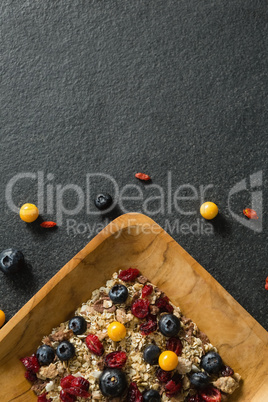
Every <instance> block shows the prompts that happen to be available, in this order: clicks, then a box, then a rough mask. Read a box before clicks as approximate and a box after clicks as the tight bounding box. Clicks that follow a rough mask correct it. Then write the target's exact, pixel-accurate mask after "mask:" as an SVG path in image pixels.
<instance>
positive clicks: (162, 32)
mask: <svg viewBox="0 0 268 402" xmlns="http://www.w3.org/2000/svg"><path fill="white" fill-rule="evenodd" d="M0 24H1V39H0V40H1V58H0V63H1V92H0V99H1V105H0V116H1V119H0V122H1V123H0V125H1V126H0V129H1V134H0V135H1V137H0V140H1V158H0V164H1V177H0V180H1V193H0V197H1V200H0V202H1V218H0V220H1V227H0V231H1V249H4V248H7V247H10V246H13V247H17V248H19V249H21V250H22V251H23V252H24V254H25V257H26V259H27V261H28V268H27V269H25V270H24V272H23V273H22V274H21V275H20V276H14V277H11V278H8V277H5V276H4V275H3V274H0V308H1V309H2V310H4V311H5V312H6V314H7V319H10V318H11V317H12V315H14V314H15V313H16V312H17V311H18V310H19V308H20V307H22V305H23V304H24V303H25V302H27V301H28V300H29V299H30V298H31V296H33V295H34V294H35V293H36V292H37V291H38V290H39V289H40V288H41V287H42V286H43V285H44V284H45V283H46V282H47V281H48V280H49V279H50V278H51V277H52V276H53V275H54V274H55V273H56V272H57V271H58V270H59V269H60V268H61V267H62V266H63V265H64V264H65V263H66V262H67V261H68V260H69V259H71V258H72V257H73V256H74V255H75V254H76V253H77V252H78V251H79V250H80V249H81V248H82V247H83V246H84V245H85V244H86V243H87V242H88V241H89V238H90V234H89V232H87V233H84V234H81V233H80V234H79V233H76V234H75V233H74V232H73V231H71V232H69V233H68V232H67V219H70V218H72V219H75V221H76V223H82V224H85V223H88V224H90V225H91V228H92V231H93V234H96V230H97V228H98V227H99V226H95V227H94V225H100V224H103V223H105V222H108V220H109V219H111V218H113V217H114V216H116V215H117V214H120V210H119V208H117V209H116V210H115V211H114V212H113V213H112V214H109V215H108V216H106V217H103V216H101V215H94V216H92V215H89V214H87V211H86V208H82V209H81V211H80V212H79V213H78V214H77V215H75V216H72V217H69V216H67V215H66V214H65V215H63V222H62V225H61V226H59V227H58V229H57V230H53V231H50V232H49V231H44V230H41V229H40V227H39V224H38V222H36V223H34V224H32V225H27V224H25V223H23V222H22V221H20V219H19V218H18V215H17V214H16V213H14V212H12V211H11V210H10V208H9V206H8V203H7V202H6V198H5V191H6V187H7V184H8V183H9V181H10V180H11V179H12V178H13V177H14V176H15V175H16V174H18V173H22V172H30V173H32V174H36V173H37V172H38V171H40V172H43V173H44V177H45V183H44V184H45V193H44V194H45V196H46V197H47V184H50V189H51V192H52V194H53V195H54V198H56V197H55V194H56V190H57V186H60V185H61V186H66V185H67V184H70V183H72V184H76V185H78V186H80V187H81V189H82V190H83V191H85V190H86V174H87V173H93V172H101V173H106V174H110V175H111V176H112V177H113V178H114V179H115V180H116V182H117V183H118V185H119V187H120V189H122V188H123V186H124V185H126V184H137V185H138V186H139V188H140V189H141V191H142V192H143V196H144V198H146V199H147V198H148V197H149V196H151V195H153V194H156V189H154V188H153V187H152V185H151V186H150V185H144V184H143V183H138V182H137V180H136V179H135V178H134V173H135V172H137V171H145V172H147V173H149V174H150V175H151V176H152V178H153V182H152V184H158V185H160V186H162V187H163V188H164V190H165V194H167V174H168V171H170V172H171V174H172V180H173V184H172V190H173V192H174V191H175V190H176V188H178V186H179V185H182V184H187V183H190V184H191V185H192V186H195V187H196V188H197V189H199V186H200V185H208V184H211V185H212V187H211V188H210V189H209V190H208V192H207V198H209V199H211V200H213V201H215V202H216V203H217V204H218V205H219V208H220V211H221V218H218V219H217V220H216V222H215V223H214V226H213V233H212V234H211V235H205V234H203V235H202V234H184V233H182V232H181V231H175V232H174V233H173V237H174V238H175V239H176V240H177V241H178V242H179V243H180V244H181V245H182V246H183V247H184V248H185V249H186V250H187V251H188V252H189V253H190V254H191V255H192V256H193V257H194V258H196V259H197V261H198V262H199V263H201V264H202V265H203V266H204V267H205V268H206V269H207V270H208V271H209V272H210V273H211V274H212V275H213V276H214V277H215V278H216V279H217V280H218V281H219V282H220V283H221V284H222V285H223V286H224V287H225V288H226V289H227V291H228V292H230V293H231V294H232V295H233V296H234V297H235V298H236V300H237V301H238V302H239V303H241V304H242V306H244V308H245V309H247V310H248V311H249V313H250V314H252V315H253V316H254V317H255V318H256V319H257V320H258V321H259V322H260V323H261V324H262V325H263V326H264V327H265V328H266V329H268V315H267V301H268V292H267V291H265V289H264V284H265V278H266V277H267V276H268V267H267V252H266V249H267V237H266V234H265V229H266V216H267V215H266V214H265V212H266V211H265V210H266V208H267V207H266V206H265V203H264V208H263V210H264V211H263V222H262V224H263V230H262V232H260V233H257V232H254V231H253V230H251V229H249V228H247V227H245V226H243V225H242V224H240V223H239V222H237V220H235V219H234V218H233V217H232V215H231V214H230V211H229V208H228V205H227V200H228V194H229V191H230V189H231V188H232V187H233V186H234V185H235V184H236V183H238V182H240V181H241V180H243V179H244V178H245V179H246V183H247V185H248V191H241V192H240V193H237V194H236V195H235V196H234V197H233V198H232V202H231V206H232V209H233V211H235V213H237V214H239V215H240V216H241V217H242V216H243V215H242V209H243V208H244V207H245V206H250V202H251V195H252V194H251V192H250V191H249V177H250V175H251V174H254V173H256V172H259V171H262V174H263V185H262V188H260V190H262V191H263V198H264V200H265V198H266V199H267V197H265V195H267V194H265V191H267V190H265V184H266V182H267V171H266V169H267V165H266V160H267V126H268V114H267V104H268V103H267V92H268V86H267V67H268V66H267V38H268V32H267V31H268V29H267V27H268V14H267V2H266V0H263V1H261V0H260V1H258V0H255V1H254V2H252V1H251V0H236V1H231V0H230V1H228V0H214V1H208V0H180V1H177V0H173V1H170V0H162V1H160V0H154V1H149V0H143V1H140V0H138V1H123V0H122V1H113V0H109V1H105V0H99V1H90V0H89V1H82V0H80V1H78V0H64V1H47V0H36V1H28V0H27V1H26V0H2V1H1V5H0ZM47 175H49V176H48V177H47ZM105 190H107V191H110V192H111V193H113V187H112V185H111V183H110V182H109V181H105V180H104V179H101V178H100V177H99V178H98V179H96V180H94V181H93V182H92V183H91V194H90V197H89V200H90V202H89V207H90V208H91V209H92V210H94V205H93V199H94V195H95V194H96V193H97V192H99V191H105ZM58 191H59V187H58ZM12 195H13V200H14V203H15V204H16V205H22V204H23V203H24V202H34V203H37V201H38V200H37V180H33V179H32V180H30V179H21V180H20V181H18V182H17V184H16V185H15V186H14V188H13V192H12ZM50 201H51V210H50V211H47V206H48V203H47V201H46V199H45V210H44V212H43V214H42V215H43V217H44V218H45V219H52V220H57V221H59V216H57V214H56V204H55V200H54V202H53V200H52V199H50ZM76 203H77V197H76V195H75V193H74V192H72V191H66V192H65V196H64V205H65V207H66V208H73V207H75V205H76ZM199 205H200V197H199V196H198V199H196V200H194V201H184V202H182V203H181V207H182V208H184V209H185V210H190V209H192V210H194V211H196V214H193V215H190V216H185V215H182V214H181V213H179V212H176V211H175V210H174V209H173V211H172V213H169V211H168V210H167V208H166V206H165V208H164V211H163V212H161V213H157V214H155V215H153V216H152V218H153V219H155V220H156V221H157V222H158V223H159V224H160V225H162V226H165V225H166V222H167V220H168V221H169V222H170V224H172V223H174V222H179V225H180V224H182V223H187V224H192V223H195V222H197V220H199V223H201V220H200V217H199V214H198V209H199ZM157 207H158V204H157V203H156V204H155V205H153V204H150V208H151V209H153V208H154V210H156V209H157ZM125 209H126V210H128V211H140V212H144V208H143V203H142V201H130V202H125ZM80 229H82V226H80ZM44 319H45V317H44Z"/></svg>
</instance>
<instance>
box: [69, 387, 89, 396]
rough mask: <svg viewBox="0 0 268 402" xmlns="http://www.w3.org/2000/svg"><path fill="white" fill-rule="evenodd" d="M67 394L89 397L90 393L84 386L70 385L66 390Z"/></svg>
mask: <svg viewBox="0 0 268 402" xmlns="http://www.w3.org/2000/svg"><path fill="white" fill-rule="evenodd" d="M64 392H66V394H69V395H75V396H80V397H81V398H89V397H90V394H89V393H88V392H87V391H85V390H84V389H82V388H79V387H70V388H66V389H65V390H64Z"/></svg>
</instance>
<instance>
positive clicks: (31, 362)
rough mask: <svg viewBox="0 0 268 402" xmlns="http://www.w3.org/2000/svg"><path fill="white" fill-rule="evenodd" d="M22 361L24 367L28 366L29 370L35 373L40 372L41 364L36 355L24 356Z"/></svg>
mask: <svg viewBox="0 0 268 402" xmlns="http://www.w3.org/2000/svg"><path fill="white" fill-rule="evenodd" d="M20 361H21V362H22V364H23V365H24V367H26V368H27V370H31V371H33V372H34V373H38V371H39V369H40V364H39V361H38V359H37V357H36V355H32V356H26V357H23V358H22V359H20Z"/></svg>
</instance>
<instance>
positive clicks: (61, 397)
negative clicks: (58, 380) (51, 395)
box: [60, 389, 76, 402]
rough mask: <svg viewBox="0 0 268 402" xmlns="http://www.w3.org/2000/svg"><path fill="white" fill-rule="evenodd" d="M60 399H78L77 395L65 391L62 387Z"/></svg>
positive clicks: (72, 401) (69, 400)
mask: <svg viewBox="0 0 268 402" xmlns="http://www.w3.org/2000/svg"><path fill="white" fill-rule="evenodd" d="M60 400H61V401H62V402H75V401H76V396H75V395H70V394H67V392H65V391H63V389H62V390H61V391H60Z"/></svg>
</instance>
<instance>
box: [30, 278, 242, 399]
mask: <svg viewBox="0 0 268 402" xmlns="http://www.w3.org/2000/svg"><path fill="white" fill-rule="evenodd" d="M146 283H147V284H149V282H148V280H147V278H145V277H144V276H142V275H140V276H138V277H137V278H136V279H135V282H133V283H129V282H127V283H126V282H124V281H123V280H121V279H119V278H118V274H117V273H114V274H113V276H112V279H110V280H108V281H107V282H106V285H105V286H103V287H101V288H99V289H96V290H94V291H93V292H92V296H91V298H90V299H89V300H88V301H87V302H86V303H83V304H82V305H81V306H80V307H79V308H78V309H77V310H76V311H75V314H74V315H75V316H77V315H78V316H82V317H83V318H84V319H85V320H86V322H87V329H86V331H85V332H84V333H83V334H82V335H74V334H73V332H72V331H71V330H69V328H68V321H66V322H64V323H61V324H60V325H59V326H58V327H57V328H54V329H53V330H52V332H51V334H49V335H48V336H44V338H43V339H42V343H43V344H48V345H49V346H51V347H53V348H54V349H56V348H57V346H58V345H59V343H60V342H61V341H62V340H68V341H69V342H71V343H72V344H73V345H74V347H75V350H76V355H75V356H74V357H73V358H71V359H70V360H69V361H67V362H62V361H60V360H59V358H58V357H55V360H54V362H53V363H51V364H50V365H49V366H41V367H40V370H39V371H38V373H37V374H36V375H37V380H36V382H35V383H34V384H33V386H32V389H33V391H34V392H35V393H36V394H37V395H40V394H43V393H44V392H46V393H47V395H46V397H47V399H49V398H50V400H51V401H53V402H60V401H61V399H60V391H61V389H62V388H61V386H60V381H61V379H62V378H63V377H65V376H67V375H70V374H72V375H73V376H75V377H83V378H84V379H86V380H87V381H88V382H89V393H90V395H91V396H90V397H89V398H81V397H77V401H92V402H94V401H95V402H100V401H113V400H114V401H115V400H118V401H120V400H122V401H123V400H126V399H124V398H125V397H124V398H123V397H121V399H120V398H114V399H107V398H106V397H105V396H103V394H102V393H101V391H100V387H99V377H100V376H101V373H102V371H103V369H104V366H105V364H104V356H97V355H94V354H92V353H91V352H90V350H89V349H88V347H87V345H86V343H85V339H86V337H87V335H88V334H89V333H91V334H95V335H97V337H98V339H99V340H100V341H101V343H102V345H103V347H104V351H105V352H104V353H105V355H107V354H108V353H111V352H114V351H125V352H126V353H127V361H126V364H125V366H124V368H123V371H124V373H125V374H126V378H127V381H128V384H130V383H131V382H135V383H136V384H137V386H138V388H139V390H140V391H141V392H143V391H145V390H148V389H154V390H157V391H158V392H159V393H160V395H161V400H162V401H164V402H170V401H187V397H188V396H190V395H195V394H196V390H194V387H193V386H191V383H190V380H189V373H190V372H192V373H193V372H198V371H200V370H201V368H200V362H201V358H202V356H203V355H204V354H205V353H207V352H209V351H217V349H216V348H215V347H214V346H213V345H212V344H211V343H210V342H209V339H208V337H207V336H206V335H205V334H204V333H202V332H201V331H200V330H199V329H198V328H197V326H196V324H195V323H193V322H192V321H191V320H190V319H189V318H186V317H184V316H183V315H182V313H181V311H180V308H179V307H177V306H174V305H173V304H172V303H171V302H169V304H170V305H171V306H172V307H173V309H174V311H173V314H174V315H175V316H176V317H178V318H179V319H180V323H181V330H180V332H179V334H178V336H179V338H180V341H181V343H182V351H181V354H180V356H178V366H177V368H176V370H175V372H176V373H178V374H177V375H179V376H180V378H181V390H180V392H179V393H178V394H177V395H175V396H168V395H167V393H166V392H165V385H164V384H163V383H160V381H159V380H158V379H157V378H156V375H155V372H156V369H157V368H158V366H157V365H150V364H148V363H146V362H145V360H144V359H143V349H144V347H145V346H146V345H149V344H151V343H153V344H156V345H158V347H159V348H160V349H161V351H165V350H166V342H167V338H166V337H165V336H164V335H162V334H161V332H160V331H158V330H156V331H155V332H152V333H150V334H149V335H146V336H144V335H142V334H141V332H140V325H141V324H142V323H143V322H144V320H140V319H139V318H137V317H135V316H134V315H133V314H132V312H131V305H132V303H133V301H134V300H136V299H138V298H141V297H142V296H141V292H142V288H143V286H144V284H146ZM116 284H122V285H125V286H126V287H127V289H128V298H127V300H126V302H125V303H122V304H114V303H112V302H111V300H110V298H109V296H108V294H109V291H110V289H111V288H112V287H113V286H114V285H116ZM150 285H152V284H150ZM152 286H153V292H152V293H151V294H150V295H149V296H148V300H150V314H151V316H152V317H156V316H157V315H159V314H160V315H162V314H165V313H159V308H158V307H157V306H155V302H156V300H158V299H159V298H160V297H165V295H164V294H163V292H162V291H160V290H159V289H158V288H157V287H155V286H154V285H152ZM152 319H153V318H152ZM155 319H156V318H155ZM114 321H118V322H120V323H122V324H124V325H125V327H126V330H127V333H126V337H125V338H124V339H122V340H121V341H120V342H114V341H112V340H111V339H110V338H109V336H108V334H107V327H108V326H109V324H111V323H112V322H114ZM239 380H240V376H239V375H238V374H234V375H233V376H229V377H219V376H213V378H212V383H213V386H214V387H216V388H218V389H219V390H220V391H221V392H223V393H224V394H225V393H227V394H229V393H232V392H233V391H234V390H235V389H236V388H237V387H238V386H239V385H238V383H239Z"/></svg>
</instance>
